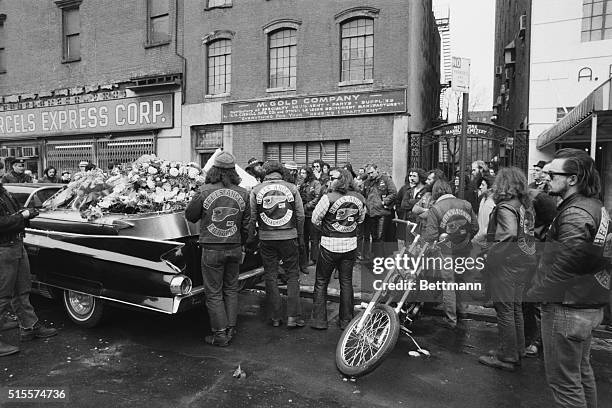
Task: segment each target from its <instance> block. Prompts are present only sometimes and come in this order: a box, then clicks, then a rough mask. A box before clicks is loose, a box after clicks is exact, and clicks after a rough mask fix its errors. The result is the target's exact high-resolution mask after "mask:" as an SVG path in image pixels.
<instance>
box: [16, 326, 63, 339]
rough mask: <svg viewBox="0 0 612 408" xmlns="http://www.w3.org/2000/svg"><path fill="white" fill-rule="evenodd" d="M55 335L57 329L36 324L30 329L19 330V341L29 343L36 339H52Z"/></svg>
mask: <svg viewBox="0 0 612 408" xmlns="http://www.w3.org/2000/svg"><path fill="white" fill-rule="evenodd" d="M56 334H57V329H54V328H52V327H47V326H45V325H43V324H42V323H41V322H36V324H35V325H34V327H32V328H31V329H21V341H30V340H34V339H36V338H39V339H44V338H45V337H53V336H55V335H56Z"/></svg>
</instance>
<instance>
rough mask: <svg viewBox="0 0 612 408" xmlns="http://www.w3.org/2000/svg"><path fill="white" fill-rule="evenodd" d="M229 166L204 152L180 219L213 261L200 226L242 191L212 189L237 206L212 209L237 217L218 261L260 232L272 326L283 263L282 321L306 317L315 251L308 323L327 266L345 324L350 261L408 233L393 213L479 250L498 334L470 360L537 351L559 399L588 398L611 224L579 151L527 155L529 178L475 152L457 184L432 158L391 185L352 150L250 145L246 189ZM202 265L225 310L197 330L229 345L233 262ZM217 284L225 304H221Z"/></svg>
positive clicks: (505, 359)
mask: <svg viewBox="0 0 612 408" xmlns="http://www.w3.org/2000/svg"><path fill="white" fill-rule="evenodd" d="M222 158H223V160H222ZM233 166H234V159H233V157H232V156H231V155H230V154H228V153H223V155H222V156H220V157H219V158H217V159H216V160H215V164H214V166H213V169H214V168H217V169H218V171H219V172H220V174H219V176H218V177H217V178H211V177H210V176H209V175H207V182H208V183H211V184H210V187H209V188H208V189H205V190H204V191H203V192H202V193H200V195H199V196H198V197H196V199H194V201H193V202H192V203H191V204H190V206H189V208H188V210H187V212H186V215H187V218H188V219H189V220H190V221H197V220H202V221H203V222H201V224H200V225H201V235H200V241H201V242H202V243H204V245H205V248H206V252H205V255H203V274H204V276H206V275H207V274H211V271H221V270H222V267H219V268H216V267H215V268H210V269H207V267H206V265H208V264H210V259H214V260H218V261H219V262H221V263H222V260H223V259H226V258H223V256H222V255H221V254H222V253H225V254H227V253H228V252H227V251H228V250H229V248H228V246H227V244H220V243H219V242H218V240H216V239H215V238H214V237H212V236H211V235H210V234H212V235H215V232H214V231H215V230H217V229H218V228H220V227H219V224H218V222H217V221H219V219H217V220H215V219H214V214H215V211H216V210H214V207H215V206H216V205H217V201H218V200H221V199H219V198H218V197H230V196H233V197H234V201H236V200H237V197H238V196H239V197H241V199H240V200H237V202H238V204H236V205H233V206H232V205H230V204H229V201H231V200H226V199H225V198H224V199H223V200H222V201H219V205H222V207H223V208H225V207H228V206H229V207H232V208H235V209H236V211H233V212H231V213H229V214H230V215H228V216H227V217H225V218H223V219H222V223H224V225H225V226H226V227H229V226H230V225H232V226H236V227H237V228H234V229H233V230H232V231H233V233H234V234H235V239H233V241H232V244H231V245H230V247H231V249H232V250H234V251H236V256H234V257H233V258H232V260H231V261H229V260H227V259H226V261H227V262H226V263H225V268H226V269H225V270H226V272H227V271H228V270H229V269H228V268H230V267H229V266H228V264H231V263H234V265H233V266H231V268H230V269H231V270H232V271H237V268H238V266H237V263H236V262H237V261H236V260H237V259H238V256H237V254H238V251H239V248H240V247H241V245H245V246H246V247H248V246H249V245H253V243H254V242H257V241H259V248H260V253H261V256H262V259H263V264H264V270H265V274H264V279H265V284H266V293H267V299H268V301H269V303H270V305H271V307H270V322H271V324H272V326H273V327H280V326H281V325H282V323H283V320H284V319H285V316H282V315H281V307H280V304H281V303H280V297H279V292H278V276H279V271H281V270H282V271H284V273H285V275H286V276H285V282H286V284H287V294H288V300H287V313H286V323H287V327H289V328H294V327H303V326H304V325H305V324H306V322H305V320H304V318H303V316H302V313H301V306H300V301H299V273H300V270H301V271H302V272H303V273H308V271H307V269H306V267H307V266H308V265H312V264H315V265H316V278H315V286H314V298H313V311H312V316H311V319H310V326H311V327H312V328H314V329H327V328H328V321H327V310H326V302H325V296H326V293H327V286H328V284H329V282H330V280H331V279H332V273H336V276H335V277H337V278H338V279H339V283H340V291H341V294H340V311H339V322H338V324H339V326H340V327H341V328H344V327H346V325H347V324H348V322H349V321H350V320H351V319H352V317H353V287H352V275H353V266H354V264H355V263H356V262H357V261H358V260H360V261H361V262H363V263H365V264H368V263H369V262H371V261H372V259H373V258H375V257H384V256H388V255H390V253H391V252H392V249H397V248H398V246H399V247H401V246H402V245H405V242H403V240H404V239H405V237H407V235H406V234H405V230H404V229H403V228H401V227H399V228H397V229H396V228H394V227H393V223H392V219H393V218H394V217H396V216H397V217H399V218H401V219H404V220H410V221H412V222H414V223H415V224H417V229H418V231H417V232H418V233H420V234H421V236H422V238H423V239H424V240H425V241H427V242H432V243H433V242H437V243H438V244H437V245H436V248H438V251H439V252H438V255H439V256H441V257H451V258H456V257H477V256H482V257H483V258H484V259H486V261H485V263H484V265H485V267H484V270H483V271H481V273H482V275H483V277H482V279H483V280H484V283H485V288H486V291H485V295H484V296H485V298H486V299H487V304H488V305H489V306H490V307H493V308H494V309H495V311H496V314H497V328H498V333H499V341H498V347H497V348H496V349H495V350H491V351H490V352H489V353H487V354H485V355H483V356H481V357H480V358H479V359H478V361H479V362H480V363H482V364H484V365H487V366H490V367H493V368H496V369H502V370H507V371H515V370H516V369H517V368H519V367H520V366H521V362H522V359H523V358H524V357H537V356H543V358H544V364H545V368H546V375H547V380H548V383H549V385H550V388H551V390H552V392H553V396H554V399H555V401H556V403H557V405H558V406H595V401H596V391H595V380H594V376H593V371H592V369H591V366H590V362H589V358H590V357H589V356H590V354H589V351H590V343H591V338H592V330H593V329H594V328H596V327H597V326H598V325H599V324H600V323H601V322H602V320H603V318H604V308H605V307H606V305H608V304H609V301H610V289H609V287H607V286H606V285H609V283H607V282H606V279H605V276H606V273H608V272H607V271H606V268H608V269H609V266H610V261H611V260H612V254H610V253H609V245H610V242H609V241H610V239H609V237H608V232H609V233H610V234H612V230H611V229H610V226H611V225H612V224H610V219H609V216H608V214H607V211H606V209H605V207H604V206H603V204H602V202H601V201H600V200H601V181H600V178H599V175H598V173H597V170H596V169H595V164H594V161H593V160H592V159H591V158H590V157H589V156H588V155H587V154H586V153H585V152H584V151H582V150H577V149H562V150H559V151H558V152H556V154H555V157H554V159H553V160H552V161H551V162H549V163H546V162H543V161H542V162H538V163H537V164H536V165H534V166H533V170H534V181H533V182H532V183H531V184H528V182H527V177H526V175H525V173H524V172H523V171H522V170H521V169H518V168H516V167H507V168H500V169H498V171H497V172H494V171H492V170H491V169H489V167H488V166H487V164H486V163H485V162H484V161H475V162H474V163H472V165H471V169H470V170H471V175H470V176H468V177H467V178H466V180H465V182H464V183H463V184H464V185H465V189H464V191H463V192H461V191H459V188H460V185H461V184H462V183H460V182H459V181H460V179H459V177H460V174H457V175H456V176H455V178H454V180H452V181H448V180H447V177H446V175H445V174H444V173H443V172H442V171H441V170H439V169H432V170H430V171H425V170H423V169H416V168H415V169H410V170H409V172H408V174H407V176H406V179H405V184H404V185H403V186H402V187H401V188H400V189H399V190H398V189H397V188H396V186H395V185H394V183H393V181H392V180H391V177H390V176H389V175H388V174H386V173H384V172H383V171H381V170H380V169H379V168H378V167H377V166H376V165H375V164H368V165H366V166H364V167H363V168H360V169H358V170H357V172H355V171H354V170H353V168H352V166H351V164H350V163H347V164H345V165H344V166H343V167H331V166H329V165H328V164H326V163H324V162H322V161H320V160H317V161H315V162H313V163H312V164H311V165H310V166H304V167H301V168H300V167H299V166H298V165H297V164H296V163H295V162H292V161H289V162H286V163H284V164H281V163H279V162H277V161H267V162H265V163H264V162H262V161H260V160H257V159H255V158H253V159H251V160H249V162H248V165H247V167H246V171H247V172H248V173H249V174H251V175H252V176H253V177H255V178H256V179H257V180H258V182H259V184H258V185H257V186H256V187H255V188H254V189H253V190H252V191H250V192H247V191H246V190H243V189H242V190H241V189H240V188H239V187H236V186H237V184H238V182H239V180H238V179H237V175H236V174H235V170H234V169H233ZM229 190H232V191H234V190H236V191H238V192H237V193H230V192H229ZM223 191H225V192H223ZM247 196H248V199H247ZM211 214H212V218H210V217H211ZM209 239H210V240H209ZM606 239H607V241H606ZM606 242H607V245H606ZM390 243H393V244H390ZM606 248H607V249H606ZM209 251H210V252H209ZM204 257H206V258H207V260H206V262H204ZM437 272H438V274H439V275H438V277H439V278H440V279H442V280H444V281H445V282H454V281H455V279H462V277H461V276H460V275H457V274H456V273H455V271H453V270H447V269H444V268H443V269H442V270H440V271H437ZM213 276H214V278H211V279H212V281H214V282H215V283H216V284H214V285H207V293H206V295H207V299H208V300H207V304H208V305H209V308H213V309H214V310H218V311H220V314H223V311H225V313H226V314H227V315H226V316H225V317H223V318H221V319H218V320H216V319H217V318H216V317H213V315H216V313H213V314H211V321H212V327H213V330H214V332H213V334H212V335H211V336H209V337H207V339H206V341H207V342H208V343H210V344H214V345H219V346H227V345H228V344H229V343H230V341H231V339H232V337H233V336H235V335H236V329H235V322H236V316H235V313H236V307H235V305H233V304H234V302H235V296H234V295H231V296H227V292H226V291H227V290H228V288H231V287H235V286H236V284H235V280H236V279H237V273H236V272H232V273H231V274H230V276H231V283H229V284H228V285H226V284H224V280H223V279H225V277H226V276H227V275H224V274H223V273H221V272H214V274H213ZM607 276H609V275H607ZM205 279H207V278H205ZM226 283H227V282H226ZM441 295H442V296H441V308H442V311H443V313H444V319H442V320H441V324H442V325H444V326H446V327H448V328H449V329H452V330H454V331H455V332H457V331H460V330H462V319H464V318H465V317H466V310H465V306H466V305H465V303H464V301H463V300H464V299H462V295H463V294H462V293H461V292H459V291H454V290H443V291H442V294H441ZM224 297H225V298H226V299H229V302H230V303H231V304H232V305H233V306H228V305H227V303H226V304H225V307H223V306H222V305H223V302H224V300H223V299H224ZM559 322H562V323H563V324H560V323H559ZM608 328H610V326H608Z"/></svg>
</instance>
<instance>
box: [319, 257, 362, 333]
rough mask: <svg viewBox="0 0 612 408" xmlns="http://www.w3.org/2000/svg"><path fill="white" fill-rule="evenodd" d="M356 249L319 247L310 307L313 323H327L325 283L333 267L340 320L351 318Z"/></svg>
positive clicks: (327, 283) (326, 283)
mask: <svg viewBox="0 0 612 408" xmlns="http://www.w3.org/2000/svg"><path fill="white" fill-rule="evenodd" d="M356 256H357V250H355V249H354V250H352V251H350V252H343V253H339V252H331V251H329V250H327V249H325V248H324V247H321V248H320V252H319V261H318V262H317V277H316V281H315V286H314V299H313V308H312V319H313V323H315V324H320V325H326V324H327V304H326V300H325V297H326V295H327V285H329V279H330V277H331V274H332V272H333V271H334V269H338V278H339V280H340V321H350V320H351V319H352V318H353V266H354V265H355V258H356Z"/></svg>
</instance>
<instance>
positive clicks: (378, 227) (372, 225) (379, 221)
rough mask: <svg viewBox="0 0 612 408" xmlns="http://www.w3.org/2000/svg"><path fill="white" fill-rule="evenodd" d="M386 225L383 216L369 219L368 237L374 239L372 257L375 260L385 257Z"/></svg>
mask: <svg viewBox="0 0 612 408" xmlns="http://www.w3.org/2000/svg"><path fill="white" fill-rule="evenodd" d="M384 223H385V217H382V216H378V217H370V218H369V219H368V235H369V236H371V237H372V256H373V257H375V258H380V257H383V256H385V249H384V239H383V238H384Z"/></svg>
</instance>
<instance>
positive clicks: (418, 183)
mask: <svg viewBox="0 0 612 408" xmlns="http://www.w3.org/2000/svg"><path fill="white" fill-rule="evenodd" d="M426 180H427V174H426V173H425V170H423V169H419V168H415V169H410V170H408V175H407V176H406V184H404V185H403V186H402V188H400V190H399V191H398V193H397V197H396V198H395V208H396V211H397V217H398V218H401V219H402V220H408V221H411V222H415V223H418V215H417V214H413V212H412V209H413V207H414V205H415V204H416V203H418V202H419V200H420V199H421V198H422V197H423V195H424V194H425V193H426V191H427V190H426V189H425V185H426V184H425V181H426ZM396 235H397V241H398V244H399V245H400V248H401V247H403V246H404V238H405V237H406V225H405V224H402V223H400V224H398V226H397V232H396Z"/></svg>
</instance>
